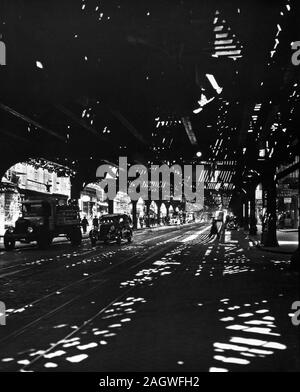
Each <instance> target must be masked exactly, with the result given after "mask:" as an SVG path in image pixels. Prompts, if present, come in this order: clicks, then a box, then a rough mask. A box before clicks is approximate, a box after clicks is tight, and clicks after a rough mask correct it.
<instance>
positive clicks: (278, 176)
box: [276, 162, 300, 181]
mask: <svg viewBox="0 0 300 392" xmlns="http://www.w3.org/2000/svg"><path fill="white" fill-rule="evenodd" d="M299 168H300V162H296V163H294V164H293V165H291V166H289V167H287V168H286V169H284V170H282V171H281V172H279V173H277V174H276V180H277V181H278V180H280V179H282V178H284V177H286V176H288V175H289V174H291V173H293V172H294V171H296V170H299Z"/></svg>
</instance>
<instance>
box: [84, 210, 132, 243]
mask: <svg viewBox="0 0 300 392" xmlns="http://www.w3.org/2000/svg"><path fill="white" fill-rule="evenodd" d="M89 236H90V240H91V244H92V245H95V244H96V242H97V241H103V242H104V243H109V242H111V241H116V242H117V244H121V243H122V240H126V241H127V242H131V241H132V237H133V232H132V222H131V218H130V217H129V216H128V215H126V214H108V215H104V216H102V217H101V218H100V221H99V226H98V227H95V226H94V228H93V229H92V230H91V231H90V233H89Z"/></svg>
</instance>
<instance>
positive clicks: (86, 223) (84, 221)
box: [81, 216, 89, 234]
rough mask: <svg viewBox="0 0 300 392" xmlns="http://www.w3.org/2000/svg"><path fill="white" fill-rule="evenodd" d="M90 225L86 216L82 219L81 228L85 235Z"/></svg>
mask: <svg viewBox="0 0 300 392" xmlns="http://www.w3.org/2000/svg"><path fill="white" fill-rule="evenodd" d="M88 225H89V222H88V220H87V219H86V216H85V217H84V218H83V219H82V221H81V226H82V230H83V234H85V233H86V229H87V227H88Z"/></svg>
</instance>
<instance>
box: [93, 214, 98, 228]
mask: <svg viewBox="0 0 300 392" xmlns="http://www.w3.org/2000/svg"><path fill="white" fill-rule="evenodd" d="M93 226H94V227H96V228H97V229H98V227H99V219H98V218H97V217H96V216H94V219H93Z"/></svg>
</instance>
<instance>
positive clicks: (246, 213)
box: [243, 196, 249, 231]
mask: <svg viewBox="0 0 300 392" xmlns="http://www.w3.org/2000/svg"><path fill="white" fill-rule="evenodd" d="M243 206H244V207H243V209H244V213H243V226H244V230H246V231H248V230H249V201H248V198H247V196H245V199H244V204H243Z"/></svg>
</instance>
